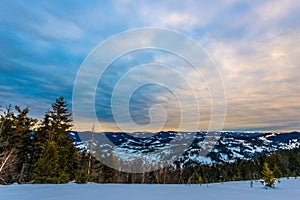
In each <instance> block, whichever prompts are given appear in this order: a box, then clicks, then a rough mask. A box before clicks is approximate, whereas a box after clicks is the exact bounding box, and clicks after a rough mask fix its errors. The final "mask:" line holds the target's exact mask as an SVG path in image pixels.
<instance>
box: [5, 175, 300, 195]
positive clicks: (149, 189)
mask: <svg viewBox="0 0 300 200" xmlns="http://www.w3.org/2000/svg"><path fill="white" fill-rule="evenodd" d="M299 197H300V178H298V179H295V178H290V179H282V181H281V183H280V184H277V187H276V188H275V189H267V190H266V189H264V187H263V186H262V185H261V183H260V182H254V184H253V187H250V182H249V181H243V182H226V183H215V184H208V185H206V184H205V185H136V184H132V185H130V184H123V185H119V184H92V183H90V184H85V185H77V184H65V185H29V184H28V185H10V186H0V199H1V200H40V199H41V200H50V199H53V200H60V199H61V200H94V199H102V200H114V199H116V200H127V199H128V200H147V199H151V200H159V199H162V200H168V199H170V200H177V199H180V200H185V199H192V200H198V199H199V200H200V199H205V200H211V199H225V200H226V199H230V200H234V199H238V200H248V199H249V200H260V199H262V200H268V199H271V200H276V199H278V200H282V199H299Z"/></svg>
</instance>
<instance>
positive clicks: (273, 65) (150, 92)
mask: <svg viewBox="0 0 300 200" xmlns="http://www.w3.org/2000/svg"><path fill="white" fill-rule="evenodd" d="M299 9H300V3H299V2H297V1H293V0H279V1H271V0H268V1H262V2H260V1H237V0H225V1H217V0H213V1H209V2H208V1H196V0H195V1H193V0H189V1H182V2H181V1H180V2H179V1H163V2H162V1H127V0H116V1H101V2H100V1H90V2H88V3H87V2H84V3H83V2H80V1H64V2H62V1H51V2H50V1H41V2H36V1H26V2H21V1H5V0H4V1H2V3H1V8H0V43H1V45H0V105H2V106H5V105H7V104H10V103H12V104H19V105H22V106H29V107H30V108H31V110H32V115H34V116H38V117H41V116H42V115H43V113H44V112H45V111H46V110H47V108H48V106H49V104H50V103H51V102H52V101H53V100H54V99H55V98H56V97H58V96H60V95H64V96H65V97H66V99H67V100H68V101H69V102H70V103H71V102H72V89H73V82H74V80H75V77H76V73H77V70H78V69H79V67H80V64H81V63H82V62H83V60H84V58H85V57H86V56H87V55H88V53H89V52H90V51H91V50H92V49H93V48H94V47H95V46H96V45H98V44H99V43H100V42H102V41H103V40H105V39H106V38H108V37H110V36H112V35H114V34H117V33H119V32H121V31H125V30H127V29H131V28H142V27H149V26H154V27H163V28H170V29H174V30H177V31H179V32H183V33H184V34H186V35H187V36H189V37H191V38H193V39H195V40H196V41H197V42H199V43H200V44H202V45H203V46H204V48H205V49H206V51H207V52H208V54H209V55H210V56H211V57H212V58H213V60H214V61H215V62H216V64H217V66H218V67H219V70H220V72H221V75H222V78H223V81H224V84H225V88H226V94H227V103H228V106H227V118H226V123H225V128H227V129H253V130H254V129H255V130H259V129H263V130H268V129H272V130H279V129H281V130H291V129H299V128H300V126H299V124H300V121H299V116H298V113H299V112H300V104H299V103H298V102H299V101H300V95H299V94H300V90H299V87H298V85H300V81H299V80H300V79H299V77H298V76H299V73H300V61H299V55H300V48H299V45H298V44H299V42H300V37H299V35H300V21H299V20H298V19H299V17H300V14H299V13H300V12H299ZM165 39H170V38H156V37H155V35H149V37H147V38H145V40H153V41H156V42H158V43H159V42H160V41H163V40H165ZM139 42H143V41H139ZM144 42H147V41H144ZM123 45H125V46H126V45H131V44H130V43H129V42H128V41H123ZM174 45H175V46H176V45H177V43H176V41H174ZM186 51H189V50H188V49H187V50H186ZM145 63H157V64H161V65H168V66H172V67H173V68H174V69H175V70H177V71H179V73H180V74H182V75H184V77H185V78H186V79H187V80H188V81H189V83H190V85H192V86H193V88H192V89H193V90H195V91H197V92H198V93H197V94H198V98H199V99H200V101H201V104H200V110H201V117H202V118H201V119H202V121H201V123H202V125H201V126H202V127H205V126H207V124H208V122H209V120H210V106H211V104H210V103H211V101H210V94H209V88H207V87H208V86H207V85H206V82H205V81H208V82H213V81H214V80H211V77H209V76H206V77H199V74H197V73H195V71H194V70H193V69H192V68H191V67H190V66H189V64H188V63H186V62H185V61H184V60H182V59H181V58H179V57H176V56H175V55H171V54H170V53H166V52H162V51H153V52H150V53H149V51H148V52H146V53H139V52H137V53H131V54H128V55H126V56H124V57H122V58H120V59H119V60H117V61H116V62H115V63H112V65H111V66H110V68H109V70H108V71H107V72H106V76H105V77H104V78H103V79H102V80H100V82H99V88H98V91H97V94H96V102H95V106H96V108H97V115H98V119H99V120H101V121H102V122H103V124H104V127H106V128H107V129H111V128H112V127H114V126H113V122H114V118H113V116H112V111H111V98H112V91H113V89H114V85H115V84H116V83H117V81H118V79H120V78H121V77H122V76H123V75H124V73H125V74H126V72H128V71H129V70H131V69H132V68H134V67H135V66H138V65H141V64H145ZM157 73H161V75H162V76H165V77H166V78H168V79H169V80H170V82H176V76H172V77H170V76H167V74H168V73H167V72H166V71H165V72H163V71H161V72H157V70H156V68H153V69H151V68H149V69H147V72H146V73H145V75H153V74H154V75H155V74H157ZM164 73H165V74H164ZM204 74H205V73H204ZM141 77H143V78H145V76H141V75H136V76H134V77H131V78H132V82H131V83H133V82H134V81H135V78H136V79H138V78H141ZM203 78H204V79H207V80H204V79H203ZM129 85H130V84H129ZM175 85H176V84H175ZM150 86H151V85H147V86H144V87H143V88H140V89H138V90H136V92H135V93H134V94H133V97H132V99H131V101H130V110H131V112H132V113H131V114H132V116H133V120H134V121H136V122H137V123H138V124H140V125H143V124H144V125H145V124H147V123H149V120H150V119H151V118H150V117H151V115H149V109H150V108H151V106H153V105H155V104H161V105H163V106H164V107H165V108H166V110H165V111H166V114H167V116H168V118H167V123H168V125H167V128H170V129H171V128H172V127H174V126H176V124H178V118H179V117H178V116H179V115H178V109H179V108H178V102H177V100H176V97H175V96H174V94H172V92H171V91H170V90H168V89H167V88H160V87H158V86H157V85H155V86H154V85H152V86H151V87H150ZM195 86H199V87H195ZM101 88H102V89H103V90H101ZM159 88H160V89H159ZM85 92H87V93H88V92H89V91H85ZM176 93H178V94H180V95H182V96H185V97H186V99H185V101H186V102H188V103H187V108H188V109H189V110H191V111H193V109H194V108H195V106H196V105H194V104H193V103H192V102H193V101H192V95H191V88H190V89H189V88H188V87H187V85H184V84H183V83H182V84H181V83H178V85H176ZM155 109H157V108H155ZM155 109H154V111H155ZM152 111H153V110H152ZM156 111H157V110H156ZM158 111H159V110H158ZM150 114H151V113H150ZM152 114H153V115H155V113H152ZM161 115H164V114H163V113H161ZM189 117H190V119H191V121H193V115H190V116H189ZM89 119H90V118H89V116H82V120H83V121H84V122H85V123H86V122H89ZM89 126H90V125H84V124H83V125H82V127H79V128H78V129H86V128H90V127H89Z"/></svg>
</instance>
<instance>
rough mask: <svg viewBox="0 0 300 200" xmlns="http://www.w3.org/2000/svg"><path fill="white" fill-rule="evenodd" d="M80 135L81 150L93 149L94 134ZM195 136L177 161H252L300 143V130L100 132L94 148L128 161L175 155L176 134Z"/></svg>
mask: <svg viewBox="0 0 300 200" xmlns="http://www.w3.org/2000/svg"><path fill="white" fill-rule="evenodd" d="M76 134H77V133H76ZM78 135H79V136H80V138H81V140H78V137H76V138H77V141H75V145H77V146H78V147H79V148H81V149H87V150H89V149H90V148H89V144H90V138H91V133H90V132H84V133H79V134H78ZM149 135H150V136H149ZM191 135H193V140H192V142H191V145H188V146H187V148H186V150H185V151H184V153H183V154H181V155H180V156H179V157H176V161H179V163H181V165H196V164H203V163H207V164H210V163H223V162H234V161H236V160H238V159H242V160H250V159H253V158H255V157H257V156H259V155H261V154H270V153H273V152H275V151H278V150H282V149H292V148H297V147H299V146H300V133H299V132H290V133H259V132H253V133H249V132H248V133H246V132H222V133H217V134H216V135H217V136H211V135H210V136H208V135H207V133H205V132H197V133H176V132H159V133H156V134H152V135H151V134H150V133H138V134H134V135H132V134H126V133H115V132H108V133H96V134H95V135H94V138H95V140H94V147H93V149H96V148H97V147H100V148H101V151H102V153H103V154H105V151H106V149H113V153H114V154H115V155H118V157H122V159H123V160H124V161H125V162H126V161H128V162H130V160H132V159H134V158H135V157H139V156H140V155H141V154H146V153H151V152H156V151H160V155H162V154H165V155H167V154H172V152H171V151H170V149H171V147H172V145H176V144H177V143H176V144H172V140H174V138H175V137H179V140H180V139H182V140H185V139H186V138H187V137H191ZM146 136H147V137H146ZM208 137H215V141H216V142H215V143H214V146H212V147H213V148H212V149H208V150H209V153H208V154H205V155H203V154H201V152H202V150H203V149H205V148H206V147H208V146H210V145H209V143H210V142H211V140H207V139H206V138H208ZM101 138H106V139H108V140H107V141H109V143H107V142H105V141H104V140H103V139H101ZM177 139H178V138H177ZM151 156H152V157H151ZM154 156H156V154H155V153H154V154H150V156H149V159H152V160H153V159H157V158H154ZM173 161H174V160H173Z"/></svg>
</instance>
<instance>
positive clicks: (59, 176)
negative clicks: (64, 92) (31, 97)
mask: <svg viewBox="0 0 300 200" xmlns="http://www.w3.org/2000/svg"><path fill="white" fill-rule="evenodd" d="M71 127H72V119H71V113H70V111H69V109H68V108H67V103H66V101H65V100H64V98H63V97H59V98H58V99H56V102H55V103H54V104H52V107H51V109H50V110H49V111H48V112H47V113H46V114H45V117H44V120H43V122H42V126H41V128H40V130H39V131H38V132H37V134H36V144H37V149H38V151H39V158H38V160H37V164H36V167H35V170H34V179H35V182H37V183H67V182H69V181H71V180H74V179H75V175H76V170H77V169H76V168H77V165H78V155H77V150H76V149H75V147H74V145H73V143H72V140H71V139H70V138H69V137H68V136H67V133H68V132H69V131H70V128H71ZM56 147H57V148H56ZM51 154H52V156H53V157H55V158H56V157H57V164H53V163H51V162H54V161H53V160H52V161H51V160H49V159H47V158H48V157H51ZM47 164H49V165H53V166H52V167H53V168H52V170H53V173H48V174H49V175H48V177H47V176H46V174H47V172H48V168H45V167H43V165H47ZM50 170H51V169H50Z"/></svg>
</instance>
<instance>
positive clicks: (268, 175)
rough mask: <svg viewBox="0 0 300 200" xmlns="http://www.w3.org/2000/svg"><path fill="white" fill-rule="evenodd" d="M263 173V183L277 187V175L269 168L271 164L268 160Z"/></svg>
mask: <svg viewBox="0 0 300 200" xmlns="http://www.w3.org/2000/svg"><path fill="white" fill-rule="evenodd" d="M261 174H262V183H263V184H264V185H265V186H266V187H275V181H276V179H275V177H274V174H273V171H271V169H270V168H269V164H268V163H267V162H264V164H263V170H262V172H261Z"/></svg>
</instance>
